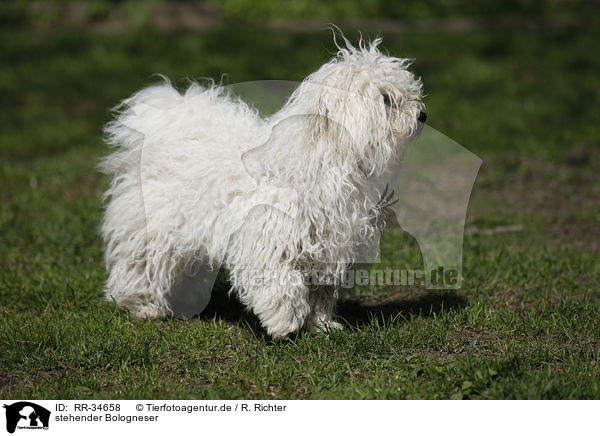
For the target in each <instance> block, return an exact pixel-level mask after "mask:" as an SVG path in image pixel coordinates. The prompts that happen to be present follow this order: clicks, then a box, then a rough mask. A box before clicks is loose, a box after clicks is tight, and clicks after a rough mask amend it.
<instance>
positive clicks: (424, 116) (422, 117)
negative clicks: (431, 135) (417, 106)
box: [417, 111, 427, 123]
mask: <svg viewBox="0 0 600 436" xmlns="http://www.w3.org/2000/svg"><path fill="white" fill-rule="evenodd" d="M417 121H420V122H422V123H424V122H425V121H427V114H426V113H425V112H423V111H419V116H418V117H417Z"/></svg>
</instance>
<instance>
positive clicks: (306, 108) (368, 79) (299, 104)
mask: <svg viewBox="0 0 600 436" xmlns="http://www.w3.org/2000/svg"><path fill="white" fill-rule="evenodd" d="M344 42H345V46H344V47H340V46H338V49H339V51H338V53H337V55H336V56H335V57H334V58H333V59H332V60H331V61H329V62H327V63H326V64H324V65H323V66H322V67H321V68H319V70H317V71H316V72H314V73H313V74H311V75H310V76H308V77H307V78H306V79H305V80H304V82H302V84H301V85H300V87H299V88H298V89H297V90H296V91H295V92H294V94H293V95H292V98H291V99H290V101H289V102H288V105H290V106H295V108H296V111H295V112H296V113H305V114H313V115H315V116H314V117H313V123H312V124H311V129H312V130H313V131H312V135H313V137H315V138H320V139H323V138H325V139H326V141H327V142H329V143H330V144H338V146H340V145H341V144H339V141H340V140H341V138H347V139H345V141H347V140H348V139H350V140H351V141H352V142H353V144H345V145H342V147H343V149H344V150H346V151H349V152H353V154H354V155H356V157H357V158H358V159H359V160H360V161H361V164H362V165H364V166H365V170H366V171H367V172H368V173H373V172H377V171H379V170H382V169H383V168H384V167H385V164H386V162H387V161H388V159H389V158H390V156H391V155H392V154H393V153H394V152H395V151H396V150H397V149H398V147H401V146H402V145H403V144H405V143H406V141H407V140H408V139H409V138H410V137H412V136H413V135H414V134H415V133H417V132H418V130H419V127H420V123H422V122H424V121H425V117H426V115H425V112H423V110H424V105H423V103H422V101H421V97H422V83H421V80H420V78H417V77H415V75H414V74H413V73H411V72H410V71H408V67H409V65H410V63H411V60H410V59H401V58H395V57H391V56H387V55H385V54H383V53H381V52H380V51H379V50H378V45H379V44H380V42H381V39H380V38H378V39H375V40H374V41H372V42H370V43H367V42H364V41H363V40H361V41H360V43H359V45H358V47H354V46H352V45H351V44H350V43H349V42H348V40H347V39H345V38H344Z"/></svg>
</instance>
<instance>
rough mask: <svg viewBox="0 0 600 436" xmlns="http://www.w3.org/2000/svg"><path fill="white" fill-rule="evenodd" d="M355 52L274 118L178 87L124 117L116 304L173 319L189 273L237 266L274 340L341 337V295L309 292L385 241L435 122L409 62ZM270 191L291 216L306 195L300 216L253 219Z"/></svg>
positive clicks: (115, 209) (106, 228) (206, 91)
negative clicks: (416, 148) (395, 177)
mask: <svg viewBox="0 0 600 436" xmlns="http://www.w3.org/2000/svg"><path fill="white" fill-rule="evenodd" d="M344 41H345V47H338V48H339V51H338V53H337V55H336V56H335V57H334V58H333V59H332V60H331V61H329V62H328V63H326V64H325V65H323V66H322V67H321V68H320V69H319V70H318V71H316V72H315V73H313V74H311V75H310V76H308V77H307V78H306V79H305V80H304V81H303V82H302V84H301V85H300V86H299V87H298V88H297V89H296V90H295V91H294V93H293V94H292V96H291V97H290V98H289V100H288V101H287V103H286V104H285V105H284V106H283V107H282V108H281V109H280V110H279V112H277V113H276V114H274V115H273V116H271V117H269V118H263V117H261V116H260V115H259V114H258V113H257V111H255V110H253V109H251V108H250V107H248V106H247V105H246V104H245V103H244V102H242V101H240V100H239V99H235V98H233V97H231V96H229V95H228V94H227V92H226V91H225V90H224V89H223V88H222V87H220V86H216V85H214V84H211V85H209V86H207V87H203V86H201V85H199V84H196V83H194V84H192V85H191V86H190V87H189V88H188V89H187V90H186V91H185V93H183V94H180V93H179V92H178V91H176V90H175V89H174V88H173V87H172V86H171V85H170V83H169V82H168V81H165V83H163V84H161V85H158V86H152V87H149V88H146V89H144V90H142V91H140V92H138V93H137V94H135V95H133V96H132V97H131V98H129V99H127V100H125V101H124V102H123V103H122V104H121V105H120V106H119V108H118V109H119V112H118V117H117V119H116V120H115V121H113V122H111V123H109V124H108V125H107V127H106V133H107V135H106V137H107V142H108V143H109V144H111V145H112V146H114V151H113V152H112V154H110V155H109V156H107V157H106V158H105V159H104V160H103V162H102V164H101V168H102V170H103V171H104V172H106V173H108V174H111V175H112V176H113V178H112V183H111V185H110V188H109V189H108V191H107V193H106V197H107V198H110V200H109V201H108V204H107V208H106V212H105V215H104V221H103V225H102V236H103V238H104V241H105V244H106V256H105V257H106V265H107V268H108V271H109V278H108V282H107V291H106V293H107V297H108V298H109V299H114V300H115V301H116V302H117V303H118V304H119V305H121V306H124V307H126V308H128V309H129V310H130V311H131V312H132V313H133V314H135V315H137V316H139V317H154V316H165V315H168V314H170V313H171V312H172V311H171V308H170V307H169V302H168V296H169V293H170V292H171V290H172V289H173V287H174V286H175V284H176V283H177V282H178V281H179V280H181V278H182V276H183V274H184V272H185V271H186V270H188V269H189V268H190V267H192V266H193V265H194V264H197V263H204V264H212V265H216V266H217V268H218V265H219V264H220V263H221V262H223V265H224V266H225V267H226V268H227V269H228V270H229V272H230V274H231V278H230V280H231V283H232V289H233V290H234V291H235V293H236V294H237V296H238V298H239V299H240V300H241V302H242V303H243V304H244V305H245V306H246V307H248V308H249V309H251V310H252V311H253V312H254V313H255V314H256V315H257V316H258V318H259V320H260V322H261V323H262V325H263V326H264V328H265V329H266V330H267V332H268V333H269V334H270V335H271V336H272V337H273V338H285V337H286V336H288V335H289V334H291V333H294V332H297V331H298V330H300V329H301V328H303V327H306V328H315V329H326V328H339V327H341V326H340V325H339V324H338V323H336V322H334V321H333V319H332V316H333V308H334V305H335V301H336V299H337V297H338V293H337V290H336V287H335V286H325V285H323V286H318V285H317V286H313V285H310V284H307V283H306V278H307V276H308V275H310V274H312V273H318V274H319V275H320V277H321V278H323V277H329V278H333V279H334V281H333V282H335V279H339V278H340V276H341V274H342V273H343V272H344V271H345V270H346V269H347V268H349V267H350V266H351V265H352V264H353V263H354V262H356V261H357V257H358V255H359V252H360V251H361V249H362V248H361V247H364V246H365V245H368V244H369V242H370V241H371V240H373V238H375V237H376V235H377V231H378V230H379V226H380V223H381V220H380V216H379V215H380V214H381V192H382V186H381V185H382V182H381V181H382V176H383V175H384V173H385V171H386V168H387V167H388V165H389V164H390V162H391V161H392V160H393V159H394V158H395V157H396V156H397V155H398V154H399V151H400V150H399V149H398V148H399V147H401V146H402V144H403V143H405V142H406V139H408V138H410V137H411V136H412V135H413V134H414V133H415V132H416V131H417V130H418V126H419V121H424V116H425V114H424V112H422V110H423V109H424V106H423V104H422V102H421V96H422V85H421V81H420V79H418V78H416V77H415V76H414V75H413V74H412V73H411V72H409V71H407V67H408V65H409V64H410V61H409V60H407V59H399V58H394V57H389V56H386V55H384V54H382V53H381V52H380V51H379V50H378V49H377V46H378V45H379V43H380V39H376V40H374V41H373V42H371V43H364V42H363V41H361V42H360V43H359V46H358V48H355V47H353V46H352V45H350V43H349V42H348V41H347V40H346V39H345V38H344ZM246 157H247V158H248V159H250V158H252V159H250V160H251V161H252V162H250V160H249V161H248V162H250V163H247V162H245V161H244V159H245V158H246ZM249 167H251V168H252V170H251V171H249ZM259 184H260V187H261V189H262V192H261V195H262V196H263V197H265V195H266V196H267V197H270V198H269V200H268V204H271V205H275V206H276V205H278V204H281V205H282V207H281V209H282V210H286V208H287V207H288V206H289V202H290V197H287V198H284V197H286V196H287V194H285V195H284V194H282V193H285V192H289V190H287V189H286V188H291V189H293V191H294V192H295V193H297V195H296V196H295V197H293V198H292V200H291V201H292V202H293V203H294V204H293V205H292V206H293V209H294V211H295V212H294V214H285V213H282V212H281V210H277V208H272V207H254V208H253V207H252V206H253V205H256V204H257V197H256V195H257V186H258V185H259ZM142 185H143V186H142ZM142 194H143V195H142ZM284 203H285V204H288V205H287V206H283V204H284ZM263 204H264V203H263ZM333 282H329V283H333Z"/></svg>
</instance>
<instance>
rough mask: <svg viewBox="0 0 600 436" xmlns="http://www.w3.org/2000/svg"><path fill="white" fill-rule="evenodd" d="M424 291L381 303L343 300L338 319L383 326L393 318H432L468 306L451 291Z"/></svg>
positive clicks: (354, 299)
mask: <svg viewBox="0 0 600 436" xmlns="http://www.w3.org/2000/svg"><path fill="white" fill-rule="evenodd" d="M423 292H424V294H423V295H420V296H418V297H414V296H411V297H406V296H397V297H390V298H386V299H384V300H380V299H376V298H373V297H352V298H347V299H342V300H341V301H340V302H339V303H338V306H337V311H336V313H337V317H339V318H341V320H343V321H344V322H345V323H347V324H348V325H350V326H353V327H357V328H359V327H361V326H363V325H366V324H370V323H371V322H373V321H377V322H379V323H386V322H389V321H390V320H392V319H394V320H397V319H400V318H410V317H411V316H420V317H432V316H435V315H438V314H440V313H442V312H443V311H447V310H456V309H461V308H463V307H465V306H466V305H467V299H466V298H465V297H463V296H462V295H458V294H457V293H456V291H453V290H451V291H448V290H445V291H423Z"/></svg>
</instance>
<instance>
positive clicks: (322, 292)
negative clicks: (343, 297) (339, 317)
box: [308, 286, 343, 331]
mask: <svg viewBox="0 0 600 436" xmlns="http://www.w3.org/2000/svg"><path fill="white" fill-rule="evenodd" d="M336 301H337V290H336V289H335V288H333V287H331V286H319V287H318V288H316V289H313V290H311V293H310V306H311V313H310V316H309V320H308V328H310V329H312V330H315V331H329V330H341V329H342V328H343V326H342V324H340V323H339V322H336V321H334V320H333V312H334V309H335V303H336Z"/></svg>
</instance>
